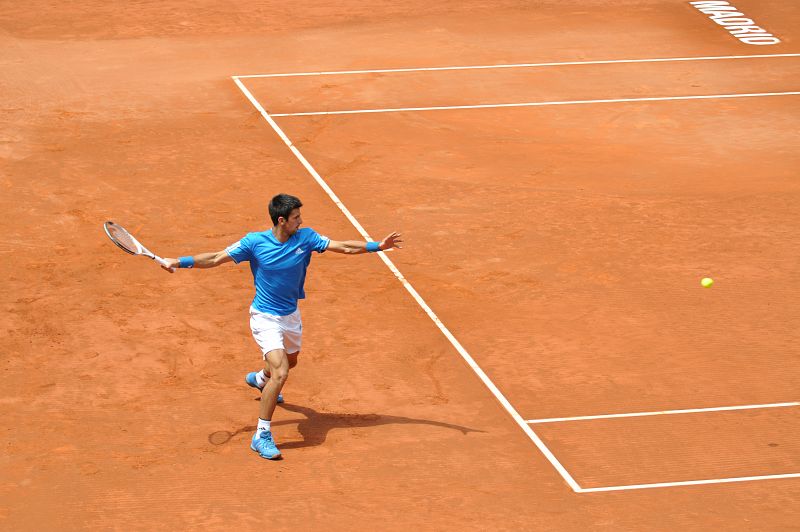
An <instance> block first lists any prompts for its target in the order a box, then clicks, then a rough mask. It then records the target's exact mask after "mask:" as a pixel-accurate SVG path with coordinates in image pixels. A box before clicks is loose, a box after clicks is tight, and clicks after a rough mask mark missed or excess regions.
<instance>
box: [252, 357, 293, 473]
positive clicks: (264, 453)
mask: <svg viewBox="0 0 800 532" xmlns="http://www.w3.org/2000/svg"><path fill="white" fill-rule="evenodd" d="M264 368H265V369H266V370H267V371H269V373H270V378H269V380H268V381H267V383H266V385H265V386H264V389H263V390H262V391H261V405H260V406H259V414H258V427H257V428H256V433H255V434H254V435H253V439H252V441H251V442H250V448H251V449H253V450H254V451H256V452H257V453H258V454H259V455H260V456H261V457H262V458H267V459H269V460H275V459H277V458H279V457H280V456H281V452H280V451H279V450H278V447H276V446H275V441H274V440H273V439H272V414H273V413H274V412H275V405H276V404H278V395H279V394H280V392H281V388H283V385H284V384H285V383H286V379H287V378H288V377H289V358H288V357H287V356H286V351H285V350H284V349H273V350H272V351H269V352H268V353H266V354H265V355H264Z"/></svg>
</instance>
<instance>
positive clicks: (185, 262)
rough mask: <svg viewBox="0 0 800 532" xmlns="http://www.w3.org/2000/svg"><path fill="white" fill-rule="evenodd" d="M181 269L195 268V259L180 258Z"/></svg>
mask: <svg viewBox="0 0 800 532" xmlns="http://www.w3.org/2000/svg"><path fill="white" fill-rule="evenodd" d="M178 262H179V263H180V264H179V266H178V267H179V268H193V267H194V257H179V258H178Z"/></svg>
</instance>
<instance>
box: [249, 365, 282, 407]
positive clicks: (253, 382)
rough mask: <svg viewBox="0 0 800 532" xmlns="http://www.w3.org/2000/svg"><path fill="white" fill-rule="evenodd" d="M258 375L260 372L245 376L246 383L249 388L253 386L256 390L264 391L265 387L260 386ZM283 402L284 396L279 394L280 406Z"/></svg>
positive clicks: (252, 372)
mask: <svg viewBox="0 0 800 532" xmlns="http://www.w3.org/2000/svg"><path fill="white" fill-rule="evenodd" d="M256 373H258V372H257V371H251V372H250V373H248V374H247V375H245V376H244V382H246V383H247V385H248V386H252V387H253V388H255V389H256V390H259V391H261V390H263V389H264V387H263V386H259V385H258V380H257V379H256ZM282 402H283V394H280V393H279V394H278V404H281V403H282Z"/></svg>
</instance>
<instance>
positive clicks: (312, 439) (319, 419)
mask: <svg viewBox="0 0 800 532" xmlns="http://www.w3.org/2000/svg"><path fill="white" fill-rule="evenodd" d="M279 406H280V407H282V408H283V409H285V410H288V411H289V412H295V413H298V414H301V415H303V416H305V418H304V419H287V420H282V421H273V422H272V426H273V427H278V426H281V425H291V424H293V423H297V431H298V432H299V433H300V435H301V436H302V437H303V439H302V440H301V441H290V442H285V443H279V444H278V445H279V447H280V448H281V449H300V448H302V447H312V446H315V445H321V444H323V443H325V440H326V439H327V438H328V433H329V432H330V431H331V430H333V429H340V428H365V427H378V426H380V425H398V424H399V425H430V426H434V427H441V428H444V429H449V430H457V431H459V432H461V433H462V434H464V435H466V434H469V433H470V432H484V431H482V430H476V429H471V428H469V427H463V426H461V425H454V424H452V423H443V422H441V421H431V420H428V419H415V418H410V417H403V416H386V415H380V414H337V413H333V412H317V411H316V410H314V409H312V408H308V407H305V406H299V405H293V404H288V403H283V404H281V405H279ZM255 429H256V427H255V425H253V426H246V427H242V428H241V429H239V430H237V431H236V432H233V433H231V432H227V431H217V432H214V433H212V434H210V435H209V437H208V440H209V442H210V443H212V444H213V445H222V444H223V443H227V442H228V441H229V440H230V439H231V437H233V436H235V435H237V434H242V433H252V432H253V431H255ZM279 439H280V438H279Z"/></svg>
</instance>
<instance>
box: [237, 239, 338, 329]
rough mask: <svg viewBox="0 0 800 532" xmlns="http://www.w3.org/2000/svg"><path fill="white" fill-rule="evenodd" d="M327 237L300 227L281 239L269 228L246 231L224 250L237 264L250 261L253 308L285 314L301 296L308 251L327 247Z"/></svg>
mask: <svg viewBox="0 0 800 532" xmlns="http://www.w3.org/2000/svg"><path fill="white" fill-rule="evenodd" d="M329 243H330V239H329V238H327V237H324V236H321V235H320V234H318V233H317V232H316V231H314V230H313V229H309V228H306V227H304V228H302V229H299V230H298V231H297V232H296V233H295V234H293V235H292V236H290V237H289V240H287V241H286V242H284V243H281V242H279V241H278V239H277V238H275V235H273V234H272V231H271V230H269V231H263V232H259V233H248V234H247V235H246V236H245V237H244V238H242V239H241V240H239V241H238V242H236V243H234V244H231V245H230V246H228V247H227V248H226V249H225V251H227V252H228V255H230V256H231V258H232V259H233V261H234V262H236V264H239V263H240V262H241V261H243V260H246V261H250V271H252V272H253V282H254V283H255V285H256V296H255V298H254V299H253V308H255V309H256V310H258V311H260V312H266V313H268V314H274V315H276V316H286V315H287V314H291V313H292V312H294V311H295V310H297V300H298V299H304V298H305V297H306V293H305V292H304V291H303V284H304V283H305V281H306V269H307V268H308V264H309V263H310V262H311V252H312V251H316V252H317V253H322V252H323V251H325V250H326V249H328V244H329Z"/></svg>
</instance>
